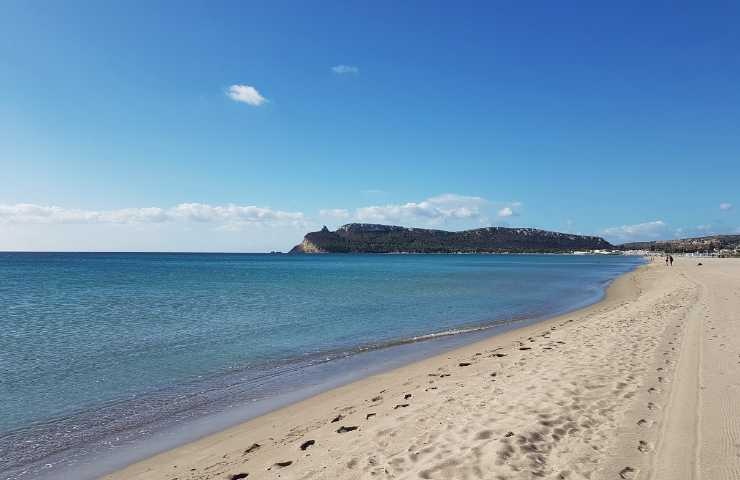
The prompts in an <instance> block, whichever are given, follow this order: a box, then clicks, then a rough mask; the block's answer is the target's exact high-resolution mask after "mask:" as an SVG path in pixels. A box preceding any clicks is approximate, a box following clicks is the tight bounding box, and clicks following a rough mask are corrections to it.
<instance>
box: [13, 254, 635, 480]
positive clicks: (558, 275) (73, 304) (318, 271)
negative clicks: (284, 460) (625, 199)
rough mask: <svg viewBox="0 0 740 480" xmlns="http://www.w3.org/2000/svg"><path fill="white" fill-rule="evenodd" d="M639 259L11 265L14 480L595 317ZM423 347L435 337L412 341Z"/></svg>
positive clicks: (36, 259)
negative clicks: (522, 329)
mask: <svg viewBox="0 0 740 480" xmlns="http://www.w3.org/2000/svg"><path fill="white" fill-rule="evenodd" d="M639 262H640V260H639V259H636V258H631V257H621V256H559V255H320V256H287V255H252V254H93V253H90V254H71V253H59V254H51V253H2V254H0V278H1V279H2V282H0V332H1V333H2V334H1V335H0V371H2V376H1V377H0V405H2V406H3V407H2V413H1V415H0V477H2V478H13V479H16V478H36V477H37V476H39V475H41V474H42V473H43V472H55V473H58V472H60V471H62V469H64V468H69V467H70V466H80V465H88V466H89V465H95V464H102V463H105V462H106V461H107V460H106V461H104V459H105V458H109V457H110V455H109V454H110V452H111V451H119V452H122V451H123V450H126V449H127V451H128V452H129V453H126V454H120V455H119V456H118V458H119V460H118V463H120V462H121V461H122V460H121V458H129V459H130V460H133V459H134V458H138V457H141V456H142V455H145V454H146V451H145V450H146V449H145V448H144V447H142V445H157V446H156V447H154V446H152V447H151V448H164V447H168V446H172V445H174V444H176V443H177V441H181V440H182V439H183V438H184V437H183V436H182V435H180V436H177V435H176V434H175V433H173V432H176V431H178V430H181V431H182V430H189V431H190V432H191V436H192V434H193V433H192V432H194V431H201V432H202V433H206V432H207V431H209V429H210V430H211V431H212V430H213V428H215V426H218V428H224V427H226V426H227V425H228V424H229V423H234V422H236V421H238V420H242V419H244V418H247V417H249V416H251V415H254V414H256V413H261V411H264V410H266V409H269V408H272V407H274V406H275V404H276V403H275V402H274V401H273V402H272V403H271V402H270V401H269V400H271V399H272V400H274V399H282V400H281V401H283V402H286V401H290V400H291V399H295V398H297V397H300V396H305V395H306V394H310V393H314V392H315V391H317V390H319V389H321V388H326V387H327V386H332V385H335V384H339V383H341V382H343V381H348V380H351V379H352V378H356V377H357V376H358V375H360V374H361V373H362V372H370V371H372V368H370V369H368V368H367V365H368V361H370V363H372V364H373V365H375V368H376V369H377V368H381V367H383V366H393V365H395V364H398V363H399V362H402V361H407V360H410V359H415V358H418V357H419V356H422V355H426V354H431V353H433V352H434V351H436V350H438V349H440V348H450V347H452V346H455V345H457V344H459V343H460V342H462V341H469V340H470V338H471V337H475V336H476V335H478V336H479V335H483V334H490V332H488V331H486V330H485V329H487V328H489V327H491V326H495V325H506V324H510V323H511V322H517V321H532V320H534V319H540V318H543V317H546V316H550V315H554V314H557V313H562V312H564V311H567V310H571V309H574V308H578V307H580V306H583V305H586V304H589V303H592V302H594V301H596V300H597V299H598V298H600V297H601V296H602V295H603V291H604V287H605V285H606V284H607V283H608V282H609V281H610V280H611V279H613V278H614V277H616V276H617V275H619V274H621V273H624V272H626V271H628V270H630V269H632V268H634V267H635V266H636V265H637V264H638V263H639ZM481 328H483V330H481ZM464 332H467V333H464ZM456 334H457V335H456ZM424 338H433V339H434V340H432V341H430V342H421V343H419V342H414V341H415V340H419V339H424ZM421 344H424V345H425V346H420V345H421ZM363 352H364V353H363ZM358 359H362V360H358ZM266 400H267V401H266ZM250 405H251V406H252V407H251V408H246V409H245V406H250ZM237 410H238V411H239V413H238V414H231V415H226V414H225V413H224V412H229V411H237ZM205 419H210V420H208V421H207V422H206V420H205ZM219 422H220V423H219ZM206 423H207V424H209V425H210V428H208V427H205V426H204V424H206ZM199 424H200V425H201V430H198V428H196V427H197V426H198V425H199ZM222 424H223V425H222ZM183 426H187V428H185V427H183ZM163 432H169V433H168V435H166V436H164V433H163ZM154 438H160V439H161V438H165V439H166V440H162V441H158V442H154V441H152V439H154ZM147 442H148V443H147ZM132 452H133V453H132ZM127 455H128V457H127ZM109 464H110V465H111V466H112V467H113V466H118V465H117V464H116V463H115V462H109ZM87 471H88V472H89V474H90V475H93V474H97V473H101V472H100V471H95V469H94V468H93V469H88V470H87Z"/></svg>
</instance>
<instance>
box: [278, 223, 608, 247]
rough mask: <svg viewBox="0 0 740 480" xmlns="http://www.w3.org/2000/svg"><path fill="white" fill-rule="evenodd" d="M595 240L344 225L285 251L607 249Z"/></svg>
mask: <svg viewBox="0 0 740 480" xmlns="http://www.w3.org/2000/svg"><path fill="white" fill-rule="evenodd" d="M613 248H614V246H613V245H612V244H610V243H609V242H607V241H606V240H604V239H603V238H601V237H592V236H584V235H573V234H569V233H559V232H551V231H547V230H538V229H535V228H506V227H487V228H477V229H474V230H464V231H460V232H449V231H445V230H430V229H424V228H406V227H399V226H393V225H376V224H368V223H350V224H347V225H343V226H341V227H339V228H338V229H337V230H336V231H333V232H332V231H329V229H328V228H326V227H324V228H323V229H321V230H320V231H318V232H311V233H308V234H306V236H305V237H304V238H303V241H302V242H301V243H300V244H298V245H296V246H295V247H293V249H292V250H291V251H290V253H502V252H512V253H559V252H570V251H574V250H596V249H613Z"/></svg>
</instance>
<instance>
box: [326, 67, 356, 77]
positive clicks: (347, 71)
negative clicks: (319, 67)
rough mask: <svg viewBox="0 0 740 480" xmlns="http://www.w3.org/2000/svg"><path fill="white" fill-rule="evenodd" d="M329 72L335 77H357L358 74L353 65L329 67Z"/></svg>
mask: <svg viewBox="0 0 740 480" xmlns="http://www.w3.org/2000/svg"><path fill="white" fill-rule="evenodd" d="M331 71H332V72H334V73H336V74H337V75H357V74H359V73H360V69H359V68H357V67H355V66H353V65H335V66H333V67H331Z"/></svg>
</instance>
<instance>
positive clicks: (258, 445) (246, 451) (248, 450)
mask: <svg viewBox="0 0 740 480" xmlns="http://www.w3.org/2000/svg"><path fill="white" fill-rule="evenodd" d="M261 446H262V445H260V444H259V443H253V444H252V446H251V447H249V448H248V449H246V450H244V455H246V454H248V453H252V452H254V451H255V450H257V449H258V448H260V447H261ZM241 478H245V477H241Z"/></svg>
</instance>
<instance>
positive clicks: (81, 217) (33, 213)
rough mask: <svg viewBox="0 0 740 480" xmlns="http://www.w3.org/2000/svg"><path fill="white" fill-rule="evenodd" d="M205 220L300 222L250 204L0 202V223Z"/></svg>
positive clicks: (288, 214) (300, 216)
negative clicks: (89, 206)
mask: <svg viewBox="0 0 740 480" xmlns="http://www.w3.org/2000/svg"><path fill="white" fill-rule="evenodd" d="M176 221H185V222H208V223H216V224H228V225H230V226H240V225H250V224H300V223H302V222H303V221H304V215H303V213H301V212H286V211H282V210H273V209H271V208H268V207H257V206H254V205H234V204H228V205H209V204H205V203H181V204H179V205H176V206H174V207H169V208H159V207H145V208H121V209H116V210H82V209H68V208H62V207H58V206H44V205H33V204H28V203H19V204H15V205H0V223H14V224H103V223H107V224H141V223H164V222H176Z"/></svg>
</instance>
